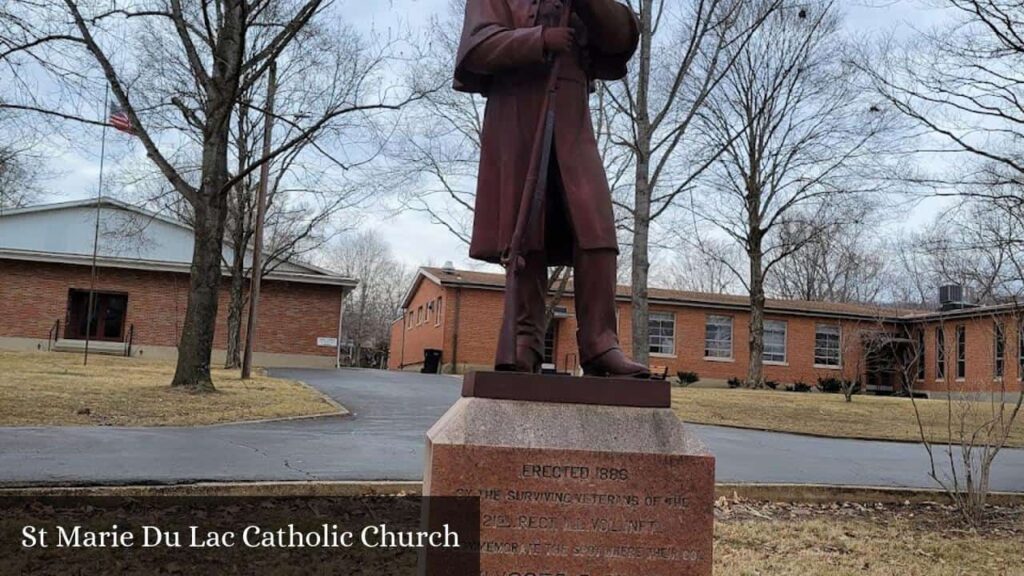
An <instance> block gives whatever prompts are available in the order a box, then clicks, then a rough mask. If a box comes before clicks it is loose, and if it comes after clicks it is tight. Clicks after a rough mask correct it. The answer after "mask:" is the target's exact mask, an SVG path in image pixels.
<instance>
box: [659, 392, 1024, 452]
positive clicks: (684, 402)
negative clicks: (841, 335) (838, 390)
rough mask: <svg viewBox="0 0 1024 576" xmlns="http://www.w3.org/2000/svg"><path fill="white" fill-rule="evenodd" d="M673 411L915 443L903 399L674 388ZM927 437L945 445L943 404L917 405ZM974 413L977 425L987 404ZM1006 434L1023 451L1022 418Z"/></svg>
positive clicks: (724, 422) (739, 423) (726, 421)
mask: <svg viewBox="0 0 1024 576" xmlns="http://www.w3.org/2000/svg"><path fill="white" fill-rule="evenodd" d="M672 406H673V408H674V409H675V411H676V413H677V414H679V417H680V418H682V419H683V420H685V421H687V422H694V423H697V424H717V425H720V426H735V427H738V428H754V429H757V430H774V431H778V432H793V433H796V434H813V435H817V436H832V437H838V438H868V439H875V440H902V441H908V442H920V441H921V435H920V432H919V431H918V426H917V420H916V419H915V417H914V407H913V406H912V405H911V403H910V400H909V399H907V398H892V397H884V396H855V397H854V399H853V402H849V403H847V402H846V400H845V398H843V395H842V394H821V393H804V394H801V393H793V392H781V391H774V390H745V389H734V390H733V389H701V388H682V389H680V388H676V389H674V390H673V393H672ZM917 406H918V408H919V409H920V412H921V420H922V423H923V424H924V428H925V431H926V433H927V434H928V437H929V438H930V439H932V440H935V441H938V442H946V441H948V440H949V434H948V429H947V422H948V421H949V418H948V413H947V409H948V402H946V401H945V400H918V401H917ZM978 407H979V408H980V409H978V410H976V411H975V412H976V413H975V414H973V416H974V418H975V420H976V423H980V422H981V418H982V417H983V412H985V410H986V409H988V407H989V404H987V403H982V404H979V405H978ZM1021 416H1022V417H1019V418H1018V419H1017V422H1016V423H1015V425H1014V428H1013V430H1011V434H1010V439H1009V443H1008V445H1009V446H1016V447H1024V414H1022V415H1021Z"/></svg>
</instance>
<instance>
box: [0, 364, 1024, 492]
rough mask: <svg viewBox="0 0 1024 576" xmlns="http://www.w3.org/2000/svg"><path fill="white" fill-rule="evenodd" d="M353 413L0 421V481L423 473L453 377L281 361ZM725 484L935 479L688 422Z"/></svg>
mask: <svg viewBox="0 0 1024 576" xmlns="http://www.w3.org/2000/svg"><path fill="white" fill-rule="evenodd" d="M275 374H276V375H280V376H285V377H288V378H295V379H298V380H302V381H304V382H307V383H309V384H311V385H313V386H316V387H317V388H319V389H320V390H322V391H323V392H324V393H326V394H328V395H329V396H331V397H332V398H334V399H335V400H338V401H339V402H341V403H342V404H344V405H345V406H346V407H347V408H348V409H349V410H350V411H351V412H352V415H351V416H349V417H345V418H322V419H316V420H301V421H293V422H275V423H265V424H239V425H230V426H213V427H203V428H102V427H66V428H0V485H28V484H31V485H42V484H69V485H91V484H150V483H160V484H172V483H186V482H200V481H288V480H419V479H420V478H421V473H422V466H423V448H424V433H425V432H426V430H427V428H429V427H430V425H431V424H433V423H434V421H435V420H437V419H438V418H439V417H440V416H441V415H442V414H443V413H444V411H445V410H447V408H448V407H449V406H451V404H452V403H453V402H454V401H455V400H456V399H457V398H458V395H459V388H460V382H459V381H458V380H457V379H455V378H451V377H448V376H427V375H420V374H409V373H395V372H381V371H370V370H340V371H333V370H330V371H327V370H278V371H275ZM694 428H695V429H697V430H698V434H699V435H700V436H701V437H702V438H703V439H704V440H705V442H706V443H707V444H708V446H709V447H710V448H711V450H712V451H713V452H714V453H715V455H716V456H717V458H718V464H717V467H718V480H719V481H720V482H761V483H809V484H845V485H859V486H888V487H891V486H902V487H918V488H932V487H934V485H933V483H932V481H931V479H929V478H928V476H927V469H928V461H927V456H926V454H925V451H924V449H923V448H922V447H921V446H919V445H917V444H906V443H894V442H867V441H860V440H837V439H824V438H812V437H806V436H796V435H791V434H778V433H768V432H757V431H749V430H737V429H732V428H720V427H715V426H696V425H695V426H694ZM992 488H993V489H994V490H1002V491H1016V492H1024V450H1007V451H1005V452H1004V453H1003V454H1001V455H1000V456H999V460H998V461H997V464H996V467H995V469H994V470H993V474H992Z"/></svg>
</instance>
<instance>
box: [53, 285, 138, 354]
mask: <svg viewBox="0 0 1024 576" xmlns="http://www.w3.org/2000/svg"><path fill="white" fill-rule="evenodd" d="M88 311H89V291H88V290H74V289H72V290H71V291H70V292H69V293H68V319H67V328H66V329H65V330H64V337H65V338H67V339H68V340H84V339H85V335H86V333H87V332H88V334H89V339H90V340H105V341H109V342H120V341H121V340H123V339H124V320H125V315H126V314H127V312H128V295H127V294H116V293H111V292H96V293H95V298H94V301H93V313H92V322H91V323H89V313H88ZM87 323H88V324H89V325H88V327H87V326H86V324H87Z"/></svg>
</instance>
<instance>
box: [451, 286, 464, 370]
mask: <svg viewBox="0 0 1024 576" xmlns="http://www.w3.org/2000/svg"><path fill="white" fill-rule="evenodd" d="M461 312H462V288H456V289H455V318H454V322H453V323H454V324H455V325H454V326H452V374H458V373H459V317H460V316H461Z"/></svg>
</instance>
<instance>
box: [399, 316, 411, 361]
mask: <svg viewBox="0 0 1024 576" xmlns="http://www.w3.org/2000/svg"><path fill="white" fill-rule="evenodd" d="M408 313H409V310H408V309H407V308H402V328H401V330H402V346H401V348H400V349H399V350H400V353H401V355H400V356H399V357H398V369H399V370H405V333H406V332H408V331H409V326H407V325H406V322H408V321H409V319H408V318H407V317H406V315H407V314H408Z"/></svg>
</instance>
